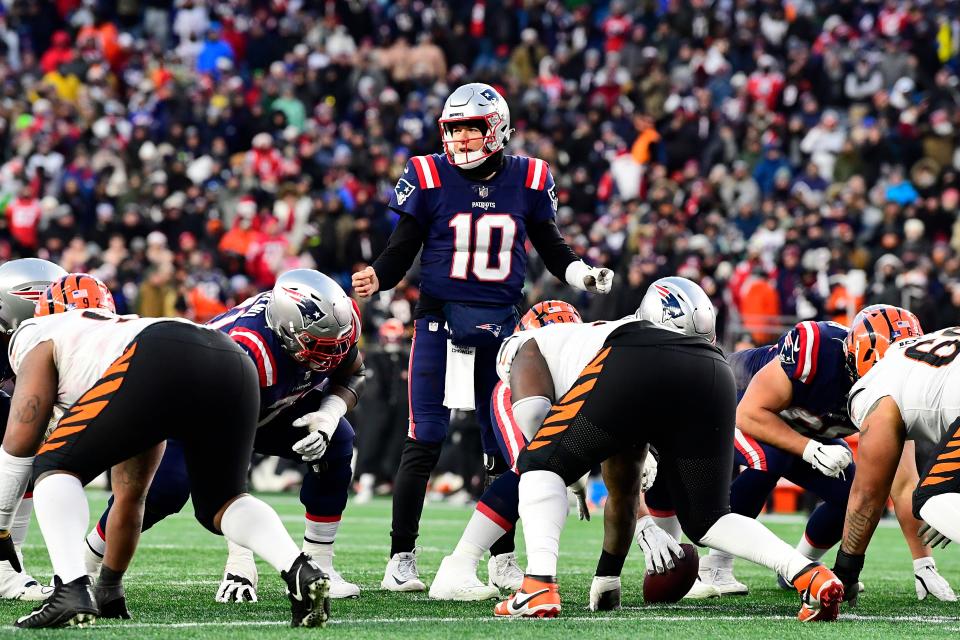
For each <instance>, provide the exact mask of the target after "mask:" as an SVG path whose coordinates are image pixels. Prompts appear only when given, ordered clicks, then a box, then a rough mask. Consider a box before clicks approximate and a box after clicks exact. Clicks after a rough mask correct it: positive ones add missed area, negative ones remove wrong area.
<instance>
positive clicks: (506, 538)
mask: <svg viewBox="0 0 960 640" xmlns="http://www.w3.org/2000/svg"><path fill="white" fill-rule="evenodd" d="M516 533H517V528H516V527H513V528H512V529H510V531H507V532H506V533H504V534H503V535H502V536H500V537H499V538H498V539H497V541H496V542H494V543H493V545H491V547H490V555H492V556H499V555H500V554H502V553H513V552H514V550H515V549H516V545H515V544H514V540H513V538H514V536H515V535H516Z"/></svg>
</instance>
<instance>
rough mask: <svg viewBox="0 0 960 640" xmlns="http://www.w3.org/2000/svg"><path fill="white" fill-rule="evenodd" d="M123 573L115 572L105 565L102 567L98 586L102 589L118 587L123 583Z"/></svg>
mask: <svg viewBox="0 0 960 640" xmlns="http://www.w3.org/2000/svg"><path fill="white" fill-rule="evenodd" d="M123 574H124V572H123V571H115V570H113V569H111V568H110V567H108V566H107V565H103V566H101V567H100V578H99V579H98V580H97V584H98V585H100V586H101V587H116V586H118V585H120V584H121V583H122V582H123Z"/></svg>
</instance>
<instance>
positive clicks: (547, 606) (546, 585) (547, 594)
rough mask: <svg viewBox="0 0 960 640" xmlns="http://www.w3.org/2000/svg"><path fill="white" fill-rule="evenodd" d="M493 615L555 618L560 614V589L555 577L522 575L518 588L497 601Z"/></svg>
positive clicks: (500, 616) (501, 616) (499, 616)
mask: <svg viewBox="0 0 960 640" xmlns="http://www.w3.org/2000/svg"><path fill="white" fill-rule="evenodd" d="M493 615H495V616H496V617H498V618H556V617H557V616H559V615H560V590H559V588H558V587H557V581H556V579H555V578H551V579H549V580H541V579H539V578H531V577H530V576H524V577H523V584H521V585H520V590H519V591H517V592H516V593H515V594H513V595H512V596H510V597H509V598H508V599H507V600H504V601H503V602H500V603H497V606H496V607H494V608H493Z"/></svg>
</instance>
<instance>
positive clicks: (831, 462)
mask: <svg viewBox="0 0 960 640" xmlns="http://www.w3.org/2000/svg"><path fill="white" fill-rule="evenodd" d="M803 459H804V460H806V461H807V462H809V463H810V465H811V466H812V467H813V468H814V469H816V470H817V471H819V472H820V473H822V474H823V475H825V476H829V477H831V478H840V477H842V476H843V470H844V469H846V468H847V467H849V466H850V465H851V464H853V454H852V453H850V449H847V448H846V447H845V446H843V445H840V444H823V443H822V442H817V441H816V440H810V442H808V443H807V446H806V447H805V448H804V450H803Z"/></svg>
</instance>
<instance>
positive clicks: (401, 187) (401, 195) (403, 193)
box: [393, 178, 416, 205]
mask: <svg viewBox="0 0 960 640" xmlns="http://www.w3.org/2000/svg"><path fill="white" fill-rule="evenodd" d="M393 190H394V192H395V193H396V194H397V204H398V205H402V204H403V203H404V202H406V201H407V198H409V197H410V195H411V194H412V193H413V192H414V191H415V190H416V187H415V186H413V185H412V184H410V183H409V182H407V180H406V179H405V178H400V180H399V181H398V182H397V186H396V187H394V188H393Z"/></svg>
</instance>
